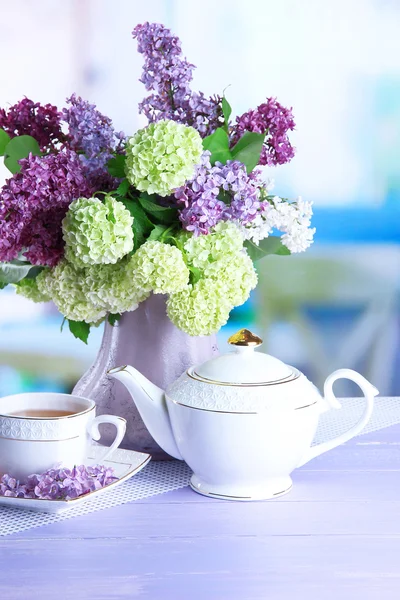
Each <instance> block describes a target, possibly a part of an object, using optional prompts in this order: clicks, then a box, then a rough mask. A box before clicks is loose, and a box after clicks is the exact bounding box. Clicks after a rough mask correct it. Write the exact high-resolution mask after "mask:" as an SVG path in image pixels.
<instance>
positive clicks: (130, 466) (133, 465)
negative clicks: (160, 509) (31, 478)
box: [0, 445, 151, 513]
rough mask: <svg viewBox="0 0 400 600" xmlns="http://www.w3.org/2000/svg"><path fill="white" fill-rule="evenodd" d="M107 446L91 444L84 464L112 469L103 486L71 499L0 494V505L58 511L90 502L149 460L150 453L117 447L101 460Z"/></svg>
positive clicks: (139, 468) (118, 483) (124, 479)
mask: <svg viewBox="0 0 400 600" xmlns="http://www.w3.org/2000/svg"><path fill="white" fill-rule="evenodd" d="M106 450H107V448H104V447H102V446H98V445H97V446H92V447H91V449H90V452H89V454H88V457H87V460H86V461H85V464H86V465H98V464H99V465H102V464H104V465H107V466H109V467H112V468H113V469H114V473H115V476H116V477H118V480H117V481H114V482H113V483H111V484H110V485H108V486H107V487H105V488H101V489H100V490H96V491H95V492H90V493H89V494H86V495H85V496H80V497H79V498H73V499H72V500H43V499H39V498H37V499H36V498H10V497H8V496H7V497H6V496H0V506H11V507H13V508H23V509H26V510H33V511H35V512H46V513H59V512H63V511H65V510H69V509H71V508H74V507H76V506H79V505H81V504H83V503H85V502H90V501H91V500H92V499H93V498H97V497H98V495H99V494H106V493H107V492H108V491H109V490H113V489H114V488H116V487H117V486H118V485H121V483H124V481H127V480H128V479H130V478H131V477H133V475H136V473H139V471H141V470H142V469H143V467H145V466H146V465H147V464H148V463H149V462H150V460H151V456H150V454H144V453H143V452H135V451H133V450H122V449H120V448H118V449H117V450H114V452H113V453H112V455H111V456H110V458H109V459H108V460H105V461H103V460H102V458H101V457H102V456H103V455H104V453H105V452H106Z"/></svg>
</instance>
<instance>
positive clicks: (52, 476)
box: [0, 465, 117, 500]
mask: <svg viewBox="0 0 400 600" xmlns="http://www.w3.org/2000/svg"><path fill="white" fill-rule="evenodd" d="M116 480H117V477H115V475H114V470H113V469H111V468H110V467H105V466H103V465H97V466H92V467H85V466H84V465H80V466H76V467H74V468H73V469H65V468H59V469H49V470H48V471H46V472H45V473H43V474H42V475H29V477H28V478H27V479H26V481H25V482H24V483H20V482H19V481H17V480H16V479H14V478H13V477H11V476H10V475H3V477H2V478H1V479H0V496H11V497H13V498H41V499H45V500H71V499H73V498H78V497H79V496H83V495H84V494H88V493H89V492H92V491H95V490H99V489H101V488H103V487H107V486H108V485H110V483H112V482H113V481H116Z"/></svg>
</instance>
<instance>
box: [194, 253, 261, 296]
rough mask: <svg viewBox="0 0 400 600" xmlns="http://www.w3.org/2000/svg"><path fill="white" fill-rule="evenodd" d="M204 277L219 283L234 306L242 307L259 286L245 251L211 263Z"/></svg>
mask: <svg viewBox="0 0 400 600" xmlns="http://www.w3.org/2000/svg"><path fill="white" fill-rule="evenodd" d="M204 277H205V278H210V279H213V280H215V281H218V282H219V284H220V286H223V287H224V288H225V293H226V295H227V297H228V298H229V300H230V302H231V303H232V305H233V306H240V305H241V304H243V303H244V302H246V300H247V299H248V297H249V296H250V292H251V290H254V288H255V287H256V285H257V273H256V270H255V268H254V265H253V261H252V260H251V258H250V257H249V256H248V255H247V254H245V253H244V252H243V251H242V252H239V254H237V255H236V256H229V257H226V258H222V259H219V260H217V261H215V262H213V263H210V264H209V265H208V266H207V267H206V268H205V270H204Z"/></svg>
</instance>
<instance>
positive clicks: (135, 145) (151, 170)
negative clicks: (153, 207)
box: [125, 120, 203, 196]
mask: <svg viewBox="0 0 400 600" xmlns="http://www.w3.org/2000/svg"><path fill="white" fill-rule="evenodd" d="M202 152H203V143H202V139H201V137H200V134H199V133H198V132H197V131H196V130H195V129H194V128H193V127H189V126H187V125H182V124H181V123H176V122H175V121H170V120H162V121H158V122H157V123H150V125H148V126H147V127H146V128H145V129H140V130H139V131H138V132H137V133H135V135H134V136H132V137H131V138H129V139H128V141H127V145H126V161H125V173H126V177H127V179H128V181H129V182H130V183H131V184H132V185H133V186H134V187H135V188H136V189H138V190H140V191H142V192H147V193H148V194H159V195H160V196H168V195H169V194H171V193H172V190H174V189H175V188H178V187H180V186H181V185H183V184H184V183H185V181H186V180H187V179H190V178H191V177H192V176H193V173H194V167H195V165H196V164H198V163H199V162H200V156H201V154H202Z"/></svg>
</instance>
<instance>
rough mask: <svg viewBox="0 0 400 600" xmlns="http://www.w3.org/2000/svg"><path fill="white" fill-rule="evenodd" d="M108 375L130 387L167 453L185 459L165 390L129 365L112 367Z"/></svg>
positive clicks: (150, 429)
mask: <svg viewBox="0 0 400 600" xmlns="http://www.w3.org/2000/svg"><path fill="white" fill-rule="evenodd" d="M108 375H110V377H113V378H114V379H118V380H119V381H121V383H123V384H124V386H125V387H126V388H127V389H128V391H129V392H130V394H131V396H132V399H133V401H134V402H135V404H136V407H137V409H138V411H139V414H140V416H141V417H142V419H143V422H144V424H145V425H146V427H147V429H148V430H149V433H150V435H151V436H152V437H153V438H154V439H155V441H156V442H157V444H158V445H159V446H160V447H161V448H162V449H163V450H164V451H165V452H167V454H170V455H171V456H173V457H174V458H177V459H179V460H183V458H182V456H181V454H180V452H179V450H178V448H177V446H176V443H175V439H174V434H173V432H172V428H171V422H170V420H169V416H168V410H167V405H166V401H165V394H164V391H163V390H162V389H160V388H159V387H157V386H156V385H154V384H153V383H151V381H149V380H148V379H146V377H144V375H142V374H141V373H139V371H137V370H136V369H135V368H134V367H131V366H129V365H125V366H122V367H115V368H114V369H110V370H109V371H108Z"/></svg>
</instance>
